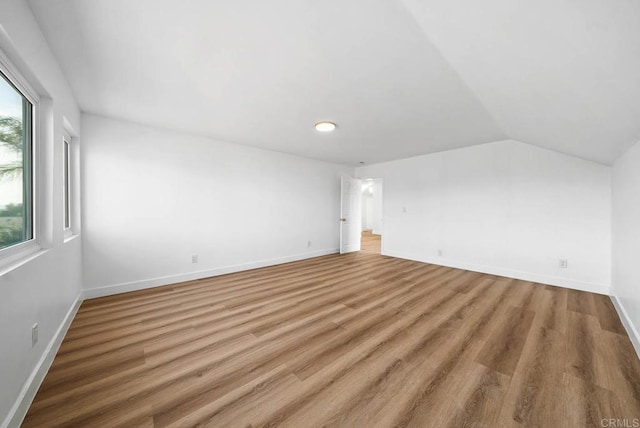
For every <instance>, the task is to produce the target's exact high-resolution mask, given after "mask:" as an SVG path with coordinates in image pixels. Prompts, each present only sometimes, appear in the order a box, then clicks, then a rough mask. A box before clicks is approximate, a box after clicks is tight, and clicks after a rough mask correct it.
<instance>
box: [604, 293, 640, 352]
mask: <svg viewBox="0 0 640 428" xmlns="http://www.w3.org/2000/svg"><path fill="white" fill-rule="evenodd" d="M611 301H612V302H613V306H614V307H615V308H616V311H618V315H619V316H620V320H621V321H622V325H624V328H625V329H626V330H627V336H629V340H631V343H632V344H633V347H634V348H635V350H636V354H638V358H640V333H639V332H638V330H636V327H635V326H634V325H633V322H631V318H629V314H628V313H627V311H626V309H625V308H624V306H623V305H622V302H621V301H620V299H618V296H616V295H613V296H611Z"/></svg>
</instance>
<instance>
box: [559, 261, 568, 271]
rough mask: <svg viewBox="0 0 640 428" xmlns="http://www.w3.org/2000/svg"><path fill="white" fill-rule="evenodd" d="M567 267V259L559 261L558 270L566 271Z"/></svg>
mask: <svg viewBox="0 0 640 428" xmlns="http://www.w3.org/2000/svg"><path fill="white" fill-rule="evenodd" d="M568 267H569V262H568V261H567V259H560V269H566V268H568Z"/></svg>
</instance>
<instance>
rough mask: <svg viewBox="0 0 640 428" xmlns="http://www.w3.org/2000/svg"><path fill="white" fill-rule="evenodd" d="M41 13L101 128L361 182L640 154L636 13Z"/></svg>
mask: <svg viewBox="0 0 640 428" xmlns="http://www.w3.org/2000/svg"><path fill="white" fill-rule="evenodd" d="M29 4H30V6H31V8H32V10H33V12H34V15H35V16H36V19H37V20H38V22H39V24H40V26H41V27H42V29H43V32H44V34H45V36H46V38H47V40H48V41H49V43H50V45H51V47H52V49H53V51H54V53H55V55H56V56H57V57H58V60H59V61H60V64H61V66H62V68H63V70H64V72H65V74H66V76H67V79H68V80H69V83H70V84H71V87H72V88H73V90H74V93H75V95H76V97H77V100H78V102H79V104H80V108H81V109H82V110H83V111H85V112H88V113H93V114H99V115H104V116H109V117H114V118H121V119H126V120H130V121H134V122H139V123H143V124H148V125H152V126H158V127H163V128H168V129H175V130H180V131H185V132H189V133H194V134H200V135H206V136H210V137H212V138H215V139H219V140H224V141H230V142H235V143H240V144H246V145H251V146H255V147H261V148H266V149H271V150H277V151H281V152H286V153H291V154H296V155H301V156H306V157H310V158H315V159H321V160H326V161H330V162H337V163H343V164H349V165H357V164H358V162H360V161H364V162H366V163H375V162H381V161H386V160H392V159H398V158H403V157H408V156H413V155H417V154H425V153H431V152H436V151H442V150H448V149H453V148H458V147H465V146H470V145H475V144H482V143H486V142H490V141H496V140H500V139H505V138H511V139H516V140H520V141H523V142H526V143H530V144H534V145H538V146H541V147H545V148H549V149H552V150H556V151H559V152H563V153H567V154H570V155H574V156H578V157H582V158H585V159H589V160H593V161H597V162H601V163H605V164H610V163H612V162H613V161H614V160H615V159H616V157H618V156H619V155H620V154H621V153H622V152H624V150H625V149H626V148H627V147H629V146H630V145H631V144H633V143H634V142H636V141H638V140H640V78H639V77H638V76H640V2H637V1H630V0H536V1H531V0H529V1H522V0H484V1H481V2H478V1H473V0H456V1H451V0H349V1H344V0H323V1H317V0H313V1H312V0H297V1H289V0H271V1H268V2H265V1H260V0H236V1H232V2H231V1H211V0H182V1H175V0H136V1H131V0H92V1H86V0H58V1H55V2H52V1H50V0H29ZM319 120H331V121H334V122H336V123H337V124H338V128H337V130H336V131H334V132H333V133H330V134H320V133H318V132H317V131H315V129H314V128H313V124H314V123H315V122H317V121H319Z"/></svg>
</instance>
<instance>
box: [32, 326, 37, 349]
mask: <svg viewBox="0 0 640 428" xmlns="http://www.w3.org/2000/svg"><path fill="white" fill-rule="evenodd" d="M36 343H38V323H35V324H34V325H33V326H31V347H34V346H36Z"/></svg>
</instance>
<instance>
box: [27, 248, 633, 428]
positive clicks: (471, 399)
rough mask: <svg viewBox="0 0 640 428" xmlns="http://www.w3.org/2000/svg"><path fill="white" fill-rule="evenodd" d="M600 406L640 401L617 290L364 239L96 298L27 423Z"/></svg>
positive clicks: (367, 420) (417, 420)
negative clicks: (420, 258)
mask: <svg viewBox="0 0 640 428" xmlns="http://www.w3.org/2000/svg"><path fill="white" fill-rule="evenodd" d="M603 418H606V419H611V418H614V419H623V418H627V419H628V420H630V421H633V419H634V418H640V361H638V358H637V357H636V355H635V353H634V351H633V348H632V345H631V343H630V341H629V339H628V337H627V336H626V333H625V331H624V329H623V327H622V326H621V324H620V321H619V319H618V316H617V314H616V312H615V310H614V308H613V306H612V304H611V302H610V300H609V298H608V297H606V296H600V295H595V294H590V293H584V292H578V291H572V290H567V289H563V288H557V287H551V286H545V285H540V284H535V283H531V282H526V281H518V280H512V279H509V278H502V277H496V276H492V275H484V274H479V273H473V272H467V271H463V270H457V269H452V268H447V267H441V266H436V265H429V264H423V263H417V262H412V261H408V260H401V259H395V258H390V257H383V256H380V255H376V254H371V253H368V252H364V251H363V252H359V253H352V254H348V255H344V256H339V255H330V256H325V257H319V258H315V259H310V260H306V261H301V262H295V263H289V264H286V265H280V266H273V267H268V268H263V269H258V270H252V271H247V272H241V273H236V274H230V275H225V276H220V277H215V278H209V279H204V280H199V281H191V282H187V283H183V284H177V285H172V286H166V287H161V288H155V289H150V290H144V291H139V292H133V293H127V294H120V295H116V296H110V297H105V298H100V299H94V300H88V301H85V302H84V303H83V304H82V307H81V308H80V310H79V312H78V314H77V316H76V318H75V320H74V321H73V323H72V325H71V328H70V330H69V332H68V333H67V336H66V337H65V339H64V342H63V344H62V347H61V348H60V351H59V353H58V355H57V357H56V359H55V361H54V363H53V366H52V368H51V370H50V372H49V373H48V375H47V376H46V379H45V380H44V383H43V384H42V386H41V388H40V390H39V391H38V394H37V396H36V398H35V401H34V402H33V404H32V406H31V408H30V410H29V412H28V415H27V417H26V420H25V421H24V426H26V427H32V426H79V427H103V426H122V427H136V426H141V427H152V426H163V427H164V426H171V427H190V426H211V427H222V426H238V427H246V426H285V427H313V426H344V427H373V426H375V427H387V426H416V427H432V426H433V427H444V426H451V427H461V426H477V427H498V426H500V427H525V426H527V427H528V426H536V427H537V426H539V427H548V426H558V427H600V426H602V425H601V424H600V421H601V419H603Z"/></svg>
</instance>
